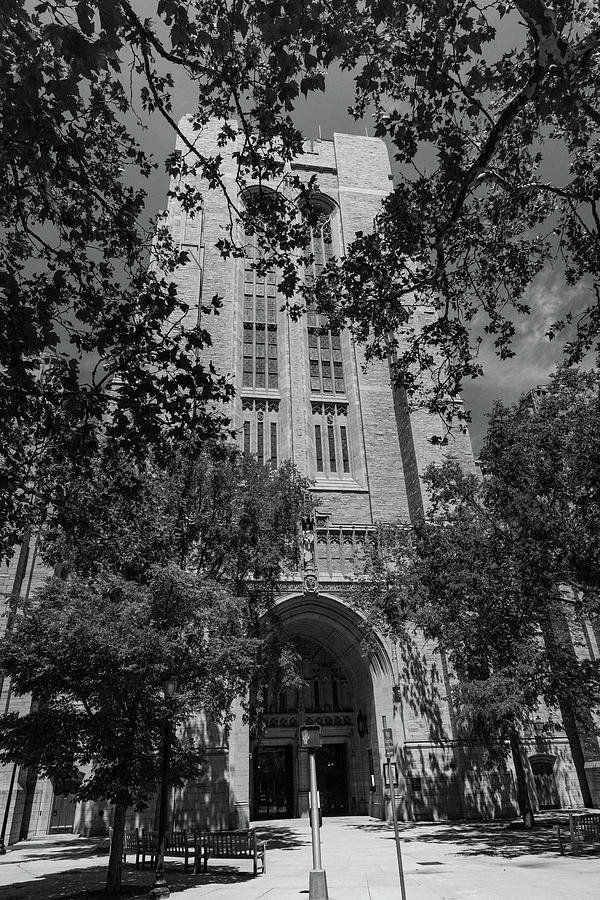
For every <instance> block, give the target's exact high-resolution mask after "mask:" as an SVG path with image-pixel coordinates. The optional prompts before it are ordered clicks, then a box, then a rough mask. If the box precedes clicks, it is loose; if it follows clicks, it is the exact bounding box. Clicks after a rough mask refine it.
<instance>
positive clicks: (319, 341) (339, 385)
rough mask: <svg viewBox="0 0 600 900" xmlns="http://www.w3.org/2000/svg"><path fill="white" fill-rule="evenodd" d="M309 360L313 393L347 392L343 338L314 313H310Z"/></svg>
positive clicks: (321, 317)
mask: <svg viewBox="0 0 600 900" xmlns="http://www.w3.org/2000/svg"><path fill="white" fill-rule="evenodd" d="M311 322H314V323H315V324H311ZM308 360H309V366H310V389H311V391H312V393H317V394H321V393H323V394H343V393H344V392H345V385H344V369H343V364H342V343H341V336H340V334H339V332H337V331H331V330H330V329H329V327H328V324H327V319H326V318H325V317H324V316H320V315H317V313H315V312H314V311H313V312H309V313H308Z"/></svg>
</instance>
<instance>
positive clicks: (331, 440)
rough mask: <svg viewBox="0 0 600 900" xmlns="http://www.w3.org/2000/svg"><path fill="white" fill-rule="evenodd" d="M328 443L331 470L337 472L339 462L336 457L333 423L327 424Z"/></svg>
mask: <svg viewBox="0 0 600 900" xmlns="http://www.w3.org/2000/svg"><path fill="white" fill-rule="evenodd" d="M327 443H328V445H329V471H330V472H335V471H336V470H337V463H336V459H335V456H336V454H335V432H334V430H333V425H328V426H327Z"/></svg>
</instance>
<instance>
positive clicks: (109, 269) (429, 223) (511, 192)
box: [0, 0, 600, 543]
mask: <svg viewBox="0 0 600 900" xmlns="http://www.w3.org/2000/svg"><path fill="white" fill-rule="evenodd" d="M152 12H153V13H154V14H155V15H154V19H151V18H142V17H141V15H140V14H139V11H138V9H137V6H135V5H133V4H131V3H130V2H128V0H100V2H97V3H95V2H92V0H81V2H78V3H77V4H76V6H75V7H73V5H72V4H71V3H70V2H67V0H40V2H38V3H37V4H36V5H34V6H33V7H32V6H31V5H30V4H25V3H24V0H8V2H6V3H4V4H3V7H2V10H1V11H0V24H1V26H2V27H1V29H0V31H1V33H2V42H3V50H4V51H5V52H4V53H3V54H2V60H3V61H2V64H1V66H0V102H1V104H2V107H1V108H2V118H3V121H4V122H5V123H6V127H5V128H4V129H3V134H2V143H1V144H0V154H1V163H2V165H1V166H0V168H1V170H2V173H3V174H2V178H3V183H2V188H3V191H2V193H3V205H2V209H1V210H0V224H1V225H2V228H3V245H2V249H1V255H0V283H1V284H2V294H1V302H2V303H3V307H2V312H3V321H4V322H5V328H6V331H5V333H4V335H3V340H2V341H1V342H0V372H1V380H0V402H1V404H2V407H1V410H0V412H1V414H2V416H3V417H4V419H5V420H6V421H7V424H8V426H9V427H8V428H7V429H6V430H5V431H4V432H3V435H4V444H3V446H1V447H0V452H2V455H3V457H4V459H5V463H4V465H5V469H6V472H5V481H4V487H5V493H6V495H7V497H8V499H9V502H8V501H7V504H6V511H5V521H6V523H7V525H6V531H7V543H10V542H11V541H14V540H15V537H16V535H17V534H18V532H19V530H21V529H22V526H23V522H24V520H26V519H27V517H28V516H29V517H30V516H31V503H32V500H33V499H34V498H36V497H37V495H38V494H40V493H41V494H42V495H43V497H42V500H41V503H40V506H41V507H42V508H43V507H44V506H45V504H46V502H47V500H48V497H50V498H51V499H54V500H55V499H56V498H55V497H54V494H55V493H56V490H55V488H56V479H54V478H52V477H51V475H52V472H54V470H53V469H51V470H50V472H48V473H47V476H48V477H47V479H46V480H45V481H44V479H43V477H42V473H40V472H39V470H38V467H37V461H38V459H39V456H40V454H41V453H43V454H44V455H45V456H46V457H48V456H51V455H52V454H53V453H56V455H57V456H59V457H60V452H61V450H66V449H67V448H70V447H71V446H72V445H73V443H75V445H76V447H77V452H78V453H79V456H80V458H81V456H82V454H81V450H82V446H83V447H85V446H86V440H87V439H89V440H90V443H91V444H92V447H91V451H90V452H93V445H94V443H95V441H94V440H93V436H94V434H95V430H96V428H97V427H99V426H98V423H99V422H100V421H102V422H105V423H106V421H107V417H108V421H109V422H110V423H112V426H113V427H114V430H115V431H116V432H117V433H118V434H123V433H125V432H126V433H127V434H128V435H129V440H130V441H131V443H132V445H135V446H138V447H141V448H144V447H146V446H147V445H148V442H149V441H159V439H160V436H161V434H162V431H161V428H160V427H159V425H161V424H163V423H164V419H165V418H166V419H167V421H168V422H169V423H170V424H171V426H172V428H173V429H174V430H178V429H179V430H180V431H183V432H186V433H187V434H188V435H189V434H190V433H192V432H193V431H195V430H197V428H198V425H199V424H200V425H201V426H202V425H203V426H204V427H206V428H207V429H208V430H211V426H210V417H209V418H208V419H207V418H204V417H203V416H202V410H203V409H204V406H203V402H204V401H205V400H207V399H210V398H211V397H213V396H214V395H215V393H216V394H217V395H219V396H221V395H222V392H223V390H224V385H223V383H221V382H219V381H218V379H217V380H216V382H215V373H214V372H212V371H211V370H210V368H208V367H203V366H202V365H201V364H200V363H199V362H198V357H197V351H200V350H201V349H202V348H203V347H206V344H207V335H206V333H205V332H204V331H203V330H202V329H191V330H186V331H185V332H184V333H182V330H181V329H180V328H179V327H178V326H177V325H174V326H171V328H170V329H169V328H166V327H165V323H166V322H167V321H169V322H171V323H172V322H173V321H174V320H177V319H178V318H179V319H181V317H183V316H184V315H185V313H186V311H187V307H186V304H185V303H184V302H183V301H182V300H181V299H180V298H178V297H177V295H176V292H175V290H174V288H173V287H172V285H171V283H170V280H169V277H168V275H169V273H171V272H172V271H173V269H174V268H175V267H176V266H177V265H178V264H179V263H180V262H181V261H182V259H183V257H182V255H181V254H180V252H179V250H178V248H177V247H174V246H173V245H172V243H171V242H170V240H169V238H168V235H167V234H166V233H165V230H164V229H162V228H160V227H159V228H158V237H157V240H155V241H154V243H152V242H151V233H152V231H153V230H154V228H153V225H152V224H151V227H150V228H148V227H145V220H144V214H143V207H144V192H143V191H141V190H140V189H139V188H134V187H132V178H130V176H129V172H130V171H131V170H137V172H138V173H139V174H140V175H141V177H142V178H144V177H148V176H149V175H150V174H151V173H152V172H153V171H154V169H153V166H154V165H155V163H154V161H153V160H151V159H150V158H149V157H148V156H147V155H146V154H145V153H144V152H143V151H142V150H141V148H140V147H139V145H138V143H137V142H136V141H135V139H134V138H133V136H132V135H131V133H130V131H131V128H130V127H128V125H129V124H130V123H131V121H132V119H133V117H134V114H135V112H136V109H137V104H138V101H139V103H140V104H141V106H142V109H143V111H144V112H145V113H146V114H147V115H151V116H156V117H160V118H161V119H162V120H163V121H164V122H165V123H166V125H167V126H168V127H170V128H172V129H173V132H174V133H178V134H179V137H180V140H181V141H182V142H183V146H184V147H185V151H184V152H183V153H180V154H172V155H170V156H169V158H168V160H167V161H166V166H167V171H168V172H169V174H171V175H172V176H173V179H174V180H173V187H172V192H173V195H174V196H175V197H177V198H178V199H179V200H180V201H181V203H182V205H183V207H184V209H185V210H186V211H187V212H188V213H190V214H198V212H199V209H200V206H201V203H202V198H201V196H200V195H199V194H198V192H197V191H196V190H195V189H194V188H193V186H192V185H191V184H190V181H189V179H188V176H191V175H193V174H195V173H197V174H201V175H202V176H203V177H204V178H205V179H206V180H207V183H208V185H209V186H210V187H212V188H215V189H220V190H223V191H225V193H226V196H227V198H228V201H229V204H230V210H231V225H232V229H231V232H230V234H229V235H224V236H223V238H222V240H221V242H220V247H221V249H222V252H223V253H224V255H228V254H234V255H242V254H243V253H244V248H243V247H242V246H239V245H238V243H236V238H235V234H236V230H235V228H234V225H235V223H236V222H237V221H238V220H241V222H242V224H243V225H244V232H245V233H254V234H257V235H258V240H259V243H260V245H261V247H262V249H263V250H264V261H261V262H260V263H259V265H275V264H276V265H277V266H278V268H279V270H280V275H281V277H280V283H279V284H280V290H281V292H282V295H283V296H284V297H285V298H287V302H288V303H289V305H290V308H291V309H292V310H295V311H296V312H297V313H299V312H300V311H301V310H302V309H303V308H304V306H305V304H306V303H307V302H311V301H312V299H314V294H313V288H312V286H311V285H307V284H304V283H303V280H302V277H301V268H302V266H301V262H300V266H298V263H297V260H295V259H294V255H293V252H292V251H294V250H300V251H301V252H300V257H301V258H302V255H303V254H306V253H307V252H308V251H307V249H306V248H307V246H308V236H309V230H310V225H311V216H314V211H312V207H311V203H310V196H311V192H312V190H314V189H315V188H316V187H318V185H317V183H316V181H311V182H309V183H308V184H303V183H302V182H301V180H300V179H298V178H296V177H293V176H292V175H291V174H290V171H289V163H290V162H291V161H292V160H293V159H294V158H295V157H296V156H297V155H298V154H299V153H300V152H301V147H302V135H301V134H300V132H299V130H298V129H297V128H296V127H295V126H294V121H293V113H294V108H295V104H296V103H297V101H298V98H300V96H301V95H302V94H304V95H308V94H310V93H311V92H315V91H321V90H323V89H324V88H325V84H326V74H327V70H328V67H330V66H331V65H334V64H339V65H341V66H342V67H343V68H344V69H346V70H348V71H351V72H352V77H354V79H355V83H356V91H357V96H356V103H355V105H354V107H353V111H354V114H355V115H356V116H357V117H359V116H361V115H363V114H364V113H365V112H367V111H370V110H373V115H374V117H375V130H376V134H378V135H380V136H383V137H386V138H388V139H389V140H390V141H391V142H392V144H393V146H394V148H395V151H396V153H397V156H398V160H399V163H400V172H399V178H400V183H399V184H398V186H397V188H396V189H395V191H394V192H393V193H392V194H391V196H390V197H389V198H388V199H387V200H386V201H385V202H384V204H383V209H382V212H381V215H380V216H379V217H378V219H377V222H376V227H375V232H374V234H373V235H358V236H357V239H356V240H355V241H354V243H353V244H352V245H351V246H350V247H349V248H348V257H347V260H346V261H345V262H344V263H343V264H340V265H339V266H338V265H336V264H332V265H331V267H330V269H329V271H328V273H326V275H325V276H324V278H323V282H322V284H321V286H320V287H319V288H318V290H317V299H318V301H319V303H320V304H321V306H322V308H323V309H324V310H325V311H326V312H328V313H330V315H331V316H332V317H334V318H337V319H339V320H340V321H342V322H345V323H348V324H350V325H351V327H352V328H353V329H354V333H355V335H356V337H357V339H358V340H362V341H364V342H366V344H367V349H368V353H369V354H371V355H375V356H377V355H381V356H384V357H387V356H388V355H390V354H391V355H392V357H393V358H394V364H395V368H396V374H397V378H398V380H399V383H401V384H402V385H403V386H404V387H405V388H407V389H408V390H409V391H410V392H412V393H413V394H414V393H415V392H416V393H417V394H418V392H419V390H420V389H421V388H423V385H425V386H426V388H427V392H428V402H429V404H430V407H431V408H432V409H433V410H436V411H438V412H443V413H444V414H446V415H447V416H451V415H452V411H454V414H457V415H462V413H461V411H460V410H461V408H459V407H458V406H456V405H452V404H449V403H448V398H450V399H452V398H453V397H455V396H456V395H457V393H458V391H459V389H460V384H461V381H462V380H463V379H464V378H465V377H468V376H471V375H477V374H479V373H480V371H481V368H480V364H479V363H478V361H477V358H476V354H475V349H476V346H477V341H476V340H475V342H473V334H472V330H471V325H472V324H476V325H477V326H478V327H479V326H483V327H484V330H486V331H487V332H488V333H489V334H490V335H491V336H492V338H493V340H494V343H495V345H496V348H497V350H498V352H499V353H500V355H501V356H508V355H510V354H511V353H512V350H511V347H510V342H511V337H512V335H513V332H514V317H513V312H514V311H515V310H516V312H517V313H519V314H523V313H525V312H526V311H527V309H526V306H525V304H524V303H523V301H522V295H523V291H524V290H525V288H526V287H527V285H529V284H531V282H532V279H533V278H534V277H535V275H536V274H537V273H538V272H539V271H540V270H541V268H542V267H543V266H544V265H549V264H550V263H551V261H552V260H553V259H555V258H556V259H559V260H561V265H562V266H563V267H564V274H565V277H566V280H567V282H568V283H569V284H579V285H581V286H582V290H583V292H584V293H586V292H587V293H588V294H589V296H590V298H591V299H592V301H593V302H592V303H591V304H587V306H586V309H585V311H583V312H582V313H581V315H580V316H579V317H578V318H577V321H576V328H575V335H574V339H573V341H570V342H568V344H567V349H568V350H569V352H570V354H571V356H572V357H574V358H577V357H578V356H579V355H581V354H582V353H584V352H585V350H586V349H587V348H588V347H590V346H592V345H593V343H594V341H595V336H596V335H597V332H598V314H597V310H598V306H597V303H596V299H595V298H596V296H597V290H598V269H597V260H598V259H599V258H600V254H599V253H598V209H597V200H598V186H597V178H596V171H597V162H598V144H597V134H596V129H597V126H598V121H599V116H600V114H599V112H598V83H599V79H598V43H599V41H600V31H599V26H598V21H597V17H596V15H595V8H594V5H593V4H592V3H591V2H589V0H578V2H577V3H575V4H572V3H567V2H566V0H557V2H555V3H553V4H552V6H550V5H549V4H548V3H547V2H545V0H532V2H529V0H528V2H525V0H492V2H491V3H489V4H486V6H485V8H482V7H481V6H480V5H479V4H477V3H476V2H474V0H459V2H455V0H451V2H446V3H443V4H442V6H439V5H438V6H431V4H428V3H426V2H424V0H413V2H411V3H401V4H398V3H390V2H386V0H383V2H382V0H367V2H364V3H360V4H359V3H357V2H356V0H333V2H331V3H328V4H326V5H323V4H319V3H317V4H309V5H306V4H302V3H298V2H297V0H282V2H278V3H275V4H273V3H265V2H263V0H240V2H238V3H234V4H233V5H227V4H225V3H223V2H222V0H210V2H202V3H188V2H185V3H184V2H183V0H161V2H159V3H157V4H156V7H155V9H153V10H152ZM519 25H522V32H521V35H522V36H520V38H519V42H518V45H517V46H516V48H515V49H512V48H511V49H509V46H512V45H511V44H509V42H512V41H513V40H514V33H515V26H519ZM507 35H509V36H507ZM172 72H177V73H178V74H179V75H181V76H182V77H185V78H188V79H192V80H193V81H194V82H195V83H196V85H197V88H198V97H199V102H198V108H197V110H196V111H195V112H194V115H193V126H194V128H195V129H197V130H201V129H202V127H203V126H204V125H205V124H206V122H207V121H208V119H209V118H211V117H216V118H217V119H218V120H219V121H220V122H221V124H222V127H221V131H220V140H221V143H222V146H223V153H222V154H221V153H219V154H217V155H216V156H214V157H206V156H203V155H202V154H201V153H200V152H199V150H198V148H197V147H196V146H195V145H194V142H193V141H190V140H189V139H188V138H187V137H186V135H184V134H183V133H182V132H180V131H179V129H178V126H177V123H176V122H175V121H174V119H173V116H172V112H171V92H172V90H173V86H174V79H173V75H172V74H171V73H172ZM130 75H131V76H132V77H131V79H130V78H129V76H130ZM130 85H139V97H138V96H137V94H136V88H135V87H133V88H132V87H131V86H130ZM233 117H235V118H236V119H237V121H238V126H237V128H233V126H232V125H231V121H230V120H231V119H232V118H233ZM557 148H560V151H561V152H562V153H563V154H564V156H565V158H566V165H565V169H568V173H567V174H563V173H562V172H560V173H552V172H551V171H549V170H548V160H549V159H550V158H551V157H552V156H556V151H557ZM229 151H233V152H234V154H235V159H236V162H237V178H236V190H235V192H232V191H231V190H230V189H228V187H227V180H226V179H224V177H223V171H224V170H223V165H222V164H223V157H224V156H225V155H226V154H227V153H228V152H229ZM431 159H435V162H434V163H433V164H429V165H428V164H427V162H428V160H429V161H430V160H431ZM267 181H269V182H270V183H271V184H275V185H276V186H277V185H279V186H280V188H281V190H279V191H277V192H275V193H274V194H269V195H268V197H267V195H266V193H265V192H261V191H259V192H257V193H255V194H254V195H252V197H251V198H248V197H247V202H246V203H245V205H244V207H243V208H240V207H239V206H238V205H237V198H236V197H237V191H238V190H240V189H243V188H244V187H245V186H246V185H247V184H248V183H249V182H253V183H259V184H263V183H266V182H267ZM149 259H150V260H151V261H152V263H153V265H151V266H150V267H148V260H149ZM163 272H164V273H166V275H164V274H162V273H163ZM415 302H416V303H417V304H420V303H424V304H427V305H428V306H430V307H433V308H434V309H435V310H436V311H437V313H438V315H437V316H434V318H433V319H432V320H430V321H429V322H428V323H427V324H425V325H424V326H423V325H422V323H421V324H419V323H415V322H414V320H413V312H414V308H415ZM205 303H206V306H207V307H209V306H211V303H210V300H208V299H206V300H205ZM560 324H562V325H564V324H566V323H565V322H562V323H559V325H560ZM399 330H400V331H401V332H402V334H401V335H399V334H398V332H399ZM552 333H554V330H553V331H552ZM49 350H50V351H58V353H59V355H61V356H62V357H63V360H64V365H63V367H62V372H61V374H60V377H58V378H55V379H51V380H50V381H47V380H46V382H45V386H43V384H42V382H40V380H39V379H38V378H37V377H36V371H37V366H38V359H39V358H40V357H42V356H43V355H44V354H45V353H46V352H47V351H49ZM87 354H97V357H94V359H96V358H98V365H97V366H96V368H95V369H94V372H93V374H92V375H91V376H90V377H89V378H88V377H85V374H84V373H83V371H82V370H83V369H84V368H85V366H84V365H83V363H84V362H85V359H86V357H87ZM423 373H425V378H423V377H421V376H422V374H423ZM115 374H118V375H120V376H121V377H122V378H123V381H124V384H125V386H126V387H125V390H124V391H123V392H120V394H119V398H118V400H117V403H116V406H115V405H114V400H115V398H114V396H112V395H111V393H110V391H108V384H109V379H110V378H111V377H112V376H114V375H115ZM430 376H432V378H431V381H430ZM140 410H141V412H140ZM198 417H200V419H201V422H200V423H198V421H197V419H198ZM74 434H75V435H76V439H74V438H73V435H74ZM57 435H65V436H66V437H67V440H66V441H62V440H61V438H60V436H59V437H57ZM24 447H25V448H26V451H27V452H24V449H23V448H24ZM72 452H73V454H74V453H75V450H73V451H72ZM59 467H60V462H59V463H58V465H57V468H59ZM32 470H34V471H36V472H37V473H38V474H37V475H36V479H35V485H33V486H32Z"/></svg>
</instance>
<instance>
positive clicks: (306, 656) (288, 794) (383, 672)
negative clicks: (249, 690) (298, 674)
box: [250, 593, 391, 819]
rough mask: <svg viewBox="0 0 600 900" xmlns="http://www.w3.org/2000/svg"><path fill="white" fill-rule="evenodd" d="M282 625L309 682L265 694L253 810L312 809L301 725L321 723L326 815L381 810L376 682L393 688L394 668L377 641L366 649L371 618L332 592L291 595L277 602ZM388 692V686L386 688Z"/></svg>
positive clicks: (293, 812) (257, 815) (268, 814)
mask: <svg viewBox="0 0 600 900" xmlns="http://www.w3.org/2000/svg"><path fill="white" fill-rule="evenodd" d="M275 612H276V624H272V623H270V624H269V625H268V626H267V627H269V628H275V627H276V628H277V629H278V631H279V632H280V633H281V635H282V636H283V637H284V638H285V640H287V641H289V642H290V643H292V644H293V645H294V647H295V649H296V650H297V651H298V653H299V654H300V656H301V659H302V677H303V685H302V687H300V688H291V689H288V690H285V691H280V690H278V688H277V687H276V686H275V685H269V686H268V687H267V689H266V692H265V714H264V725H265V727H264V731H263V732H262V733H261V734H260V735H259V736H258V737H257V738H255V739H254V740H253V741H252V744H251V757H252V760H251V772H250V777H251V785H250V787H251V791H250V793H251V816H252V818H254V819H267V818H269V819H270V818H278V817H279V818H283V817H295V816H303V815H307V814H308V795H309V771H308V755H307V751H306V750H302V749H301V748H299V747H298V728H299V727H300V726H301V725H303V724H309V725H310V724H318V725H320V726H321V731H322V736H323V747H322V749H321V750H320V751H317V757H316V762H317V780H318V784H319V792H320V796H321V809H322V812H323V815H324V816H327V815H344V814H350V815H352V814H357V815H359V814H366V813H372V814H375V815H379V814H380V809H379V804H380V801H381V785H380V780H381V779H380V770H381V766H380V758H379V757H380V753H379V747H378V724H377V723H378V715H377V710H376V702H375V696H376V694H377V690H376V687H377V685H378V683H380V684H379V686H380V687H381V686H385V691H384V695H385V696H387V695H390V692H391V667H390V663H389V657H388V654H387V652H386V650H385V648H384V646H383V644H382V643H381V642H380V641H378V640H377V639H375V641H374V643H373V646H372V648H371V649H370V652H368V653H365V650H364V647H363V646H362V642H363V639H364V622H363V621H362V620H361V618H360V616H359V615H358V614H357V613H356V612H355V611H354V610H352V609H350V607H349V606H348V605H347V604H345V603H344V602H343V600H341V599H339V598H337V597H335V596H334V595H331V594H322V593H321V594H318V595H317V594H315V595H290V596H287V597H284V598H282V599H281V600H280V601H279V602H278V603H277V606H276V611H275ZM379 693H380V694H381V693H382V692H381V691H379Z"/></svg>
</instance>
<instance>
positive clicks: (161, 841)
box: [148, 678, 177, 900]
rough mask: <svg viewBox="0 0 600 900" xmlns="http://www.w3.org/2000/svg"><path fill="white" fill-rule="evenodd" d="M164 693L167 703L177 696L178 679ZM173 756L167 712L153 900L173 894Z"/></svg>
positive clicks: (169, 680)
mask: <svg viewBox="0 0 600 900" xmlns="http://www.w3.org/2000/svg"><path fill="white" fill-rule="evenodd" d="M162 686H163V691H164V693H165V698H166V699H167V701H169V700H171V699H172V698H173V697H174V696H175V692H176V691H177V679H176V678H165V680H164V681H163V685H162ZM170 754H171V715H170V710H169V711H167V717H166V720H165V734H164V738H163V755H162V771H161V780H160V805H159V811H158V847H157V853H156V874H155V876H154V884H153V885H152V890H151V891H150V893H149V895H148V896H149V897H151V898H152V900H157V898H160V897H170V896H171V892H170V890H169V885H168V884H167V881H166V878H165V847H166V843H167V812H168V791H169V786H168V780H169V762H170Z"/></svg>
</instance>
